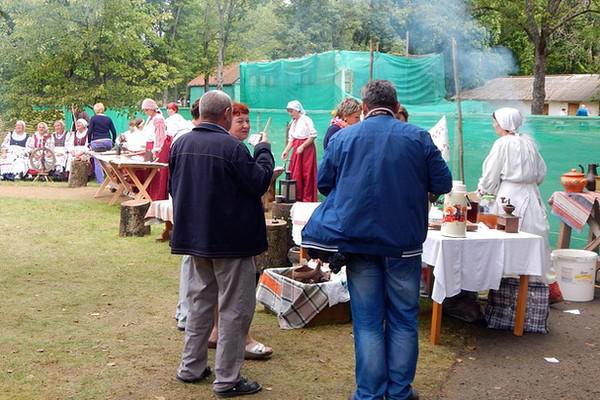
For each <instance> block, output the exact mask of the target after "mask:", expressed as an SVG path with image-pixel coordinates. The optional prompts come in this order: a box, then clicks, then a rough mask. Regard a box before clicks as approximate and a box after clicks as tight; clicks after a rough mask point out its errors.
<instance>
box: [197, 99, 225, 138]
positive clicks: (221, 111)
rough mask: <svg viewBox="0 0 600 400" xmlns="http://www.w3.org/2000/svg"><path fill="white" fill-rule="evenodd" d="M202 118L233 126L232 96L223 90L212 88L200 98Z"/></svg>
mask: <svg viewBox="0 0 600 400" xmlns="http://www.w3.org/2000/svg"><path fill="white" fill-rule="evenodd" d="M199 105H200V120H202V122H212V123H215V124H218V125H221V126H222V127H223V128H225V129H227V130H229V128H231V118H232V117H231V97H229V95H228V94H227V93H225V92H223V91H221V90H211V91H210V92H206V93H205V94H204V95H203V96H202V97H201V98H200V104H199Z"/></svg>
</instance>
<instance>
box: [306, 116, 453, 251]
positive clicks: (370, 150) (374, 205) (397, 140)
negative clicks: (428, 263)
mask: <svg viewBox="0 0 600 400" xmlns="http://www.w3.org/2000/svg"><path fill="white" fill-rule="evenodd" d="M318 188H319V192H321V193H322V194H324V195H326V196H327V198H326V199H325V201H324V202H323V203H322V204H321V205H320V206H319V207H318V208H317V209H316V210H315V212H314V213H313V214H312V216H311V218H310V220H309V221H308V223H307V224H306V225H305V227H304V230H303V231H302V244H303V246H306V247H315V248H321V249H325V250H330V251H340V252H345V253H358V254H370V255H376V256H388V257H402V256H403V255H404V256H405V257H406V256H409V255H411V254H412V255H418V254H420V251H421V249H422V245H423V242H424V241H425V238H426V236H427V199H428V198H427V193H428V192H431V193H435V194H443V193H448V192H449V191H450V190H451V189H452V176H451V174H450V170H449V169H448V166H447V165H446V162H445V161H444V160H443V159H442V155H441V153H440V151H439V150H438V149H437V147H436V146H435V145H434V144H433V141H432V140H431V137H430V136H429V133H428V132H427V131H425V130H423V129H421V128H419V127H416V126H414V125H409V124H406V123H403V122H400V121H399V120H397V119H395V118H393V117H391V116H389V115H379V116H373V117H369V118H367V119H366V120H364V121H363V122H361V123H359V124H356V125H352V126H349V127H347V128H344V129H343V130H341V131H340V132H339V133H338V134H336V135H335V136H333V137H332V138H331V141H330V142H329V146H328V147H327V151H326V152H325V155H324V157H323V159H322V161H321V164H320V166H319V173H318Z"/></svg>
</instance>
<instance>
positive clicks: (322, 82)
mask: <svg viewBox="0 0 600 400" xmlns="http://www.w3.org/2000/svg"><path fill="white" fill-rule="evenodd" d="M369 64H370V54H369V53H368V52H360V51H329V52H326V53H320V54H313V55H310V56H307V57H303V58H295V59H289V60H277V61H270V62H253V63H241V64H240V98H241V101H242V102H243V103H246V104H248V105H250V106H251V107H253V108H263V109H284V108H285V106H286V104H287V102H288V101H289V100H299V101H300V102H301V103H302V104H303V105H304V108H306V109H307V110H330V109H332V108H334V107H335V106H336V105H337V104H338V103H339V102H340V101H341V100H342V99H343V98H344V97H346V96H353V97H356V98H360V89H361V88H362V87H363V86H364V84H365V83H367V82H368V81H369ZM373 79H387V80H390V81H392V82H393V83H394V84H395V85H396V89H397V90H398V97H399V98H400V99H401V101H402V103H407V104H434V103H439V102H441V101H443V99H444V97H445V96H446V89H445V81H444V62H443V58H442V55H440V54H434V55H429V56H423V57H409V58H406V57H398V56H394V55H389V54H384V53H377V52H376V53H374V58H373Z"/></svg>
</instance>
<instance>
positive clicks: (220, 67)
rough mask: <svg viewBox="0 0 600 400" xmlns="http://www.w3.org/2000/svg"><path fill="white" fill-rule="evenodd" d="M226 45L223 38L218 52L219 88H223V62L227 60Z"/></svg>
mask: <svg viewBox="0 0 600 400" xmlns="http://www.w3.org/2000/svg"><path fill="white" fill-rule="evenodd" d="M225 46H226V44H225V43H223V41H222V40H220V41H219V51H218V52H217V90H223V63H224V60H225Z"/></svg>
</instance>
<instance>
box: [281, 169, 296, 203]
mask: <svg viewBox="0 0 600 400" xmlns="http://www.w3.org/2000/svg"><path fill="white" fill-rule="evenodd" d="M279 194H280V195H282V196H283V202H284V203H295V202H296V180H294V179H292V172H291V171H285V179H281V180H279Z"/></svg>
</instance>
